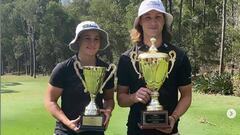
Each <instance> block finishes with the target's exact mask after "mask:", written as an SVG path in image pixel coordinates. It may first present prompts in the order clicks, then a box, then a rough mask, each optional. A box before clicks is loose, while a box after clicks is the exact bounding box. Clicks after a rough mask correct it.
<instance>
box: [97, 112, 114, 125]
mask: <svg viewBox="0 0 240 135" xmlns="http://www.w3.org/2000/svg"><path fill="white" fill-rule="evenodd" d="M100 112H101V113H103V114H104V116H105V121H104V123H103V125H104V126H105V128H106V129H107V127H108V124H109V121H110V117H111V115H112V110H111V109H100Z"/></svg>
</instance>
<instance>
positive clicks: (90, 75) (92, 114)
mask: <svg viewBox="0 0 240 135" xmlns="http://www.w3.org/2000/svg"><path fill="white" fill-rule="evenodd" d="M74 68H75V71H76V74H77V75H78V77H79V78H80V80H81V82H82V84H83V86H84V87H85V89H84V92H89V94H90V98H91V101H90V103H89V104H88V105H87V106H86V108H85V112H84V114H83V115H82V116H81V121H80V129H81V130H94V131H104V130H105V127H104V125H103V123H104V120H105V119H104V115H103V114H100V112H99V108H98V107H97V105H96V103H95V98H96V96H97V94H98V93H102V92H103V91H102V89H103V87H104V86H105V84H106V83H107V81H108V80H109V79H110V78H111V77H112V76H113V74H114V72H115V71H116V66H115V65H114V64H110V65H109V67H108V68H106V67H100V66H81V64H80V62H79V61H77V60H76V61H75V63H74ZM79 69H82V70H83V76H84V77H82V76H81V75H80V73H79ZM111 69H112V71H111V73H110V74H109V76H108V77H107V79H106V80H105V81H104V77H105V74H106V71H110V70H111ZM83 78H84V79H83ZM103 81H104V82H103Z"/></svg>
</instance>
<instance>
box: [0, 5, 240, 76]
mask: <svg viewBox="0 0 240 135" xmlns="http://www.w3.org/2000/svg"><path fill="white" fill-rule="evenodd" d="M141 1H142V0H71V2H70V1H69V3H68V4H66V5H61V3H60V1H59V0H51V1H49V0H40V1H39V0H3V1H2V3H1V4H0V13H1V23H0V27H1V39H2V40H1V45H2V59H1V61H2V67H3V69H4V71H5V72H14V71H15V69H16V68H17V64H16V63H17V61H22V65H28V66H30V65H31V61H32V60H31V58H32V56H30V55H31V53H30V52H31V43H36V58H37V61H36V62H37V67H36V68H37V71H38V72H39V73H46V72H47V73H50V71H51V70H52V67H53V66H54V65H55V64H56V63H58V62H59V61H62V60H64V59H66V58H67V57H69V56H70V55H72V54H73V53H72V52H71V51H69V49H68V48H67V45H68V43H69V42H70V41H71V40H72V39H73V37H74V34H75V33H74V31H75V28H76V26H77V24H78V23H80V22H81V21H84V20H93V21H96V22H97V23H98V24H99V25H100V26H101V27H102V28H103V29H104V30H106V31H107V32H108V33H109V37H110V47H109V48H108V49H106V50H104V51H102V52H101V53H100V56H101V57H103V58H104V60H106V61H111V62H114V63H117V61H118V59H119V56H120V55H121V53H123V52H124V51H125V50H127V49H128V48H129V47H131V44H130V38H129V30H130V29H132V28H133V22H134V19H135V17H136V16H137V10H138V6H139V4H140V3H141ZM163 2H164V4H165V5H166V6H167V7H166V9H167V10H168V11H169V9H170V7H169V6H170V5H169V2H170V1H167V0H165V1H163ZM171 2H172V4H173V5H172V6H173V7H172V14H173V17H174V21H173V26H172V30H173V40H172V41H173V42H172V43H173V44H174V45H176V46H179V47H181V48H183V49H184V50H185V51H186V52H187V54H188V56H189V59H190V61H191V64H192V67H193V74H197V73H198V72H200V71H199V70H200V69H202V67H204V66H205V67H206V66H208V65H209V66H211V67H214V66H215V67H216V66H217V65H218V64H219V60H218V59H219V50H220V39H221V31H222V30H221V28H222V26H221V24H222V0H215V1H210V0H202V1H199V0H192V1H186V0H183V9H182V15H181V16H180V10H181V9H180V7H181V6H180V1H179V0H172V1H171ZM239 14H240V2H238V0H230V1H228V2H227V25H226V34H225V35H226V37H225V47H224V51H225V52H224V56H225V57H224V64H225V63H226V64H225V65H228V63H230V62H232V63H234V65H240V59H239V57H240V53H239V52H240V38H239V37H240V34H239V29H240V25H239V24H240V23H239ZM30 29H31V30H30ZM20 39H24V40H20ZM32 39H33V40H34V41H32ZM63 50H64V51H63ZM237 68H239V67H237ZM20 69H21V70H25V69H24V68H23V66H21V67H20ZM21 72H24V71H21Z"/></svg>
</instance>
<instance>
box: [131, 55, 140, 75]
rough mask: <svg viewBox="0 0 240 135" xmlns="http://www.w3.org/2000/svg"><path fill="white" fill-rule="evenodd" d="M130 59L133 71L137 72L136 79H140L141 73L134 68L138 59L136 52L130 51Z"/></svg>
mask: <svg viewBox="0 0 240 135" xmlns="http://www.w3.org/2000/svg"><path fill="white" fill-rule="evenodd" d="M130 59H131V62H132V65H133V68H134V70H135V72H136V73H137V74H138V79H140V78H141V77H142V75H141V74H140V73H139V72H138V71H137V68H136V61H138V60H137V53H136V52H135V51H132V52H131V53H130Z"/></svg>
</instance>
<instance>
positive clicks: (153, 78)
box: [130, 38, 176, 129]
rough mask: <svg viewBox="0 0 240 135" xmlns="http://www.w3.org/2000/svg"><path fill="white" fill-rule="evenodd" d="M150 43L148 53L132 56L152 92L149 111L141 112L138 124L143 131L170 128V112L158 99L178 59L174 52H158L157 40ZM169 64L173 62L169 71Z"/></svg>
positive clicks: (139, 72)
mask: <svg viewBox="0 0 240 135" xmlns="http://www.w3.org/2000/svg"><path fill="white" fill-rule="evenodd" d="M150 41H151V44H152V45H151V47H150V48H149V50H148V51H147V52H144V53H141V54H139V55H138V54H137V53H136V52H134V51H133V52H132V54H131V56H130V57H131V61H132V64H133V67H134V69H135V71H136V73H137V74H138V75H139V78H141V77H143V79H144V80H145V82H146V87H147V88H148V89H149V90H151V95H150V96H151V101H150V103H149V104H148V105H147V107H146V108H147V110H145V111H142V112H141V121H140V123H138V125H139V127H140V128H141V129H154V128H157V127H169V124H168V111H167V110H164V108H163V106H162V105H161V104H160V103H159V101H158V97H159V90H160V88H161V86H162V84H163V83H164V81H165V79H166V78H167V77H168V74H169V73H170V72H171V70H172V68H173V66H174V63H175V59H176V52H175V51H173V50H172V51H170V52H169V53H168V54H167V53H162V52H158V50H157V48H156V47H155V42H156V39H155V38H151V39H150ZM136 61H137V62H138V64H139V71H137V68H136V66H135V63H136ZM169 62H171V67H170V69H169V71H168V68H169Z"/></svg>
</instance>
